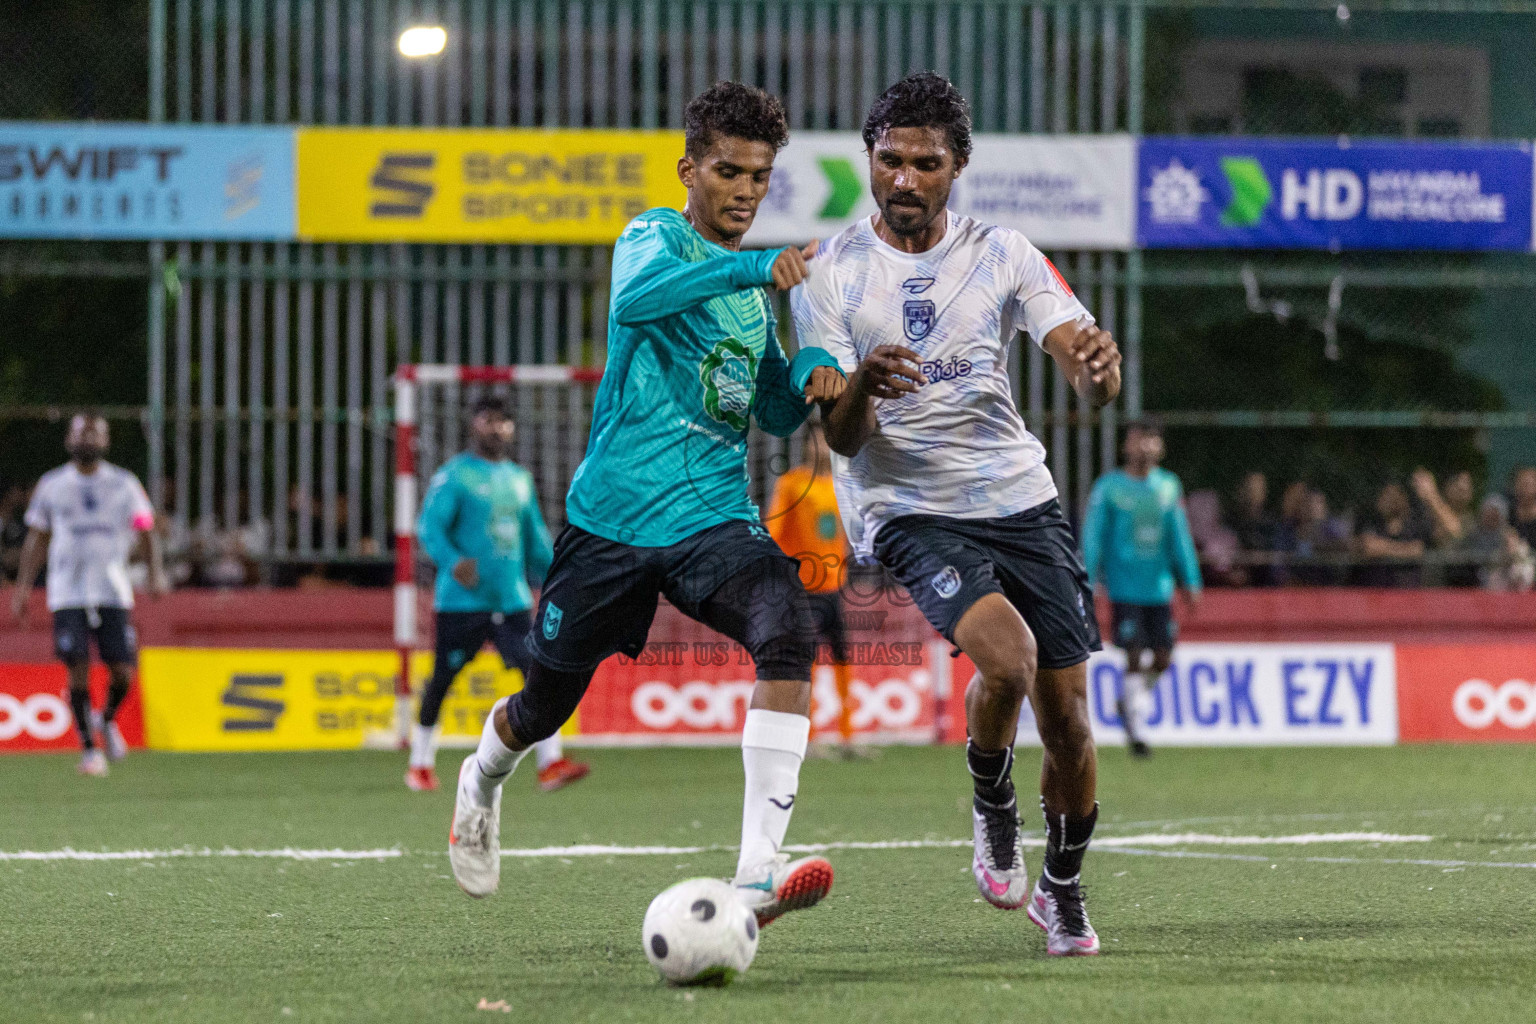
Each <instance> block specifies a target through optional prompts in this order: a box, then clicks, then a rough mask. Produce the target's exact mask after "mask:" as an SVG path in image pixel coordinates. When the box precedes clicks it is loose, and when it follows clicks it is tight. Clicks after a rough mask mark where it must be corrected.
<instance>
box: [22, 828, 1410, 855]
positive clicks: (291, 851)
mask: <svg viewBox="0 0 1536 1024" xmlns="http://www.w3.org/2000/svg"><path fill="white" fill-rule="evenodd" d="M1433 839H1434V836H1423V835H1397V834H1394V833H1391V832H1306V833H1303V834H1300V835H1291V836H1224V835H1212V834H1207V833H1202V832H1180V833H1162V832H1158V833H1153V834H1151V835H1141V836H1104V837H1101V838H1100V839H1099V840H1097V841H1096V842H1095V843H1094V846H1095V847H1096V848H1101V849H1102V848H1109V849H1115V848H1118V847H1122V846H1137V847H1145V846H1310V845H1312V844H1315V843H1427V842H1431V841H1432V840H1433ZM1024 843H1025V845H1026V846H1036V847H1038V846H1044V845H1045V840H1043V839H1040V838H1037V837H1032V836H1031V837H1026V838H1025V839H1024ZM970 845H971V841H970V840H969V839H904V840H889V841H885V842H853V841H849V842H833V843H804V844H798V845H792V846H785V847H784V849H785V850H788V851H790V852H792V853H826V852H829V851H832V850H926V849H949V848H952V847H964V846H970ZM734 849H735V847H734V846H611V845H601V844H592V843H588V844H582V845H578V846H541V847H537V848H534V849H521V850H519V849H511V850H503V851H501V855H502V856H503V857H523V858H537V857H635V856H642V857H643V856H664V857H674V856H680V855H683V854H692V853H714V852H723V851H727V850H734ZM401 856H404V851H403V850H399V849H387V850H386V849H377V850H340V849H325V850H301V849H295V848H294V847H291V846H285V847H283V848H282V849H277V850H237V849H235V848H233V847H229V846H226V847H223V848H222V849H218V850H215V849H213V848H211V847H204V848H202V849H179V850H76V849H72V848H70V847H65V848H64V849H62V850H16V851H13V852H6V851H0V861H4V860H43V861H47V860H77V861H95V860H165V859H169V858H173V857H266V858H273V859H277V860H387V859H389V858H392V857H401ZM1260 859H1263V858H1260Z"/></svg>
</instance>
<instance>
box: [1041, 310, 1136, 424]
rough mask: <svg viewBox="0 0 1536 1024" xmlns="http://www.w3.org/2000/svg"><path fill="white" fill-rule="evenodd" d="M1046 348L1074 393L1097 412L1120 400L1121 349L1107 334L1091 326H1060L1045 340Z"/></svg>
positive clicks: (1079, 323) (1076, 324) (1068, 324)
mask: <svg viewBox="0 0 1536 1024" xmlns="http://www.w3.org/2000/svg"><path fill="white" fill-rule="evenodd" d="M1044 348H1045V350H1046V351H1047V352H1049V353H1050V354H1051V358H1052V359H1054V360H1055V361H1056V365H1057V367H1059V368H1060V369H1061V372H1062V373H1064V374H1066V375H1067V380H1069V381H1071V383H1072V389H1073V390H1074V391H1076V392H1077V393H1078V394H1079V395H1081V396H1082V397H1083V398H1084V399H1086V400H1087V401H1089V402H1090V403H1092V404H1093V405H1094V407H1095V408H1102V407H1103V406H1106V405H1108V404H1109V403H1110V402H1113V401H1114V400H1115V399H1116V398H1118V397H1119V395H1120V349H1119V347H1118V346H1117V345H1116V344H1115V339H1114V338H1113V337H1111V336H1110V333H1109V332H1108V331H1102V330H1100V329H1099V328H1098V327H1097V326H1096V325H1094V324H1091V323H1081V322H1074V323H1067V324H1061V325H1059V326H1058V327H1055V328H1053V329H1052V330H1051V332H1050V333H1049V334H1047V335H1046V336H1045V345H1044Z"/></svg>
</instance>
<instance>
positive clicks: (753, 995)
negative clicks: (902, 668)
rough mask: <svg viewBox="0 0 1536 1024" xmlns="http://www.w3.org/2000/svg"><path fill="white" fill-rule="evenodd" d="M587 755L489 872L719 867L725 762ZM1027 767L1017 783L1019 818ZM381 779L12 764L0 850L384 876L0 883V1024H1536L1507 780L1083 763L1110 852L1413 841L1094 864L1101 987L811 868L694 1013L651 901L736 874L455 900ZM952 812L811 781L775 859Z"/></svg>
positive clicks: (348, 762)
mask: <svg viewBox="0 0 1536 1024" xmlns="http://www.w3.org/2000/svg"><path fill="white" fill-rule="evenodd" d="M583 756H585V757H588V758H589V759H590V760H591V762H592V764H593V773H592V776H591V777H590V778H589V779H588V780H587V781H585V782H583V783H581V784H579V785H577V786H574V787H572V788H570V789H568V790H565V791H563V792H560V793H556V794H541V793H539V792H537V791H536V789H535V788H534V786H533V780H532V778H531V777H530V776H531V772H527V771H526V770H525V771H523V772H520V773H519V774H518V775H517V776H515V777H514V778H513V780H512V782H511V783H510V785H509V788H508V792H507V796H506V801H505V804H504V808H503V824H502V839H503V845H504V846H505V847H507V848H525V849H526V848H539V847H563V846H567V845H571V844H613V845H620V846H632V845H646V846H667V847H694V846H703V847H711V846H716V845H719V846H729V845H730V844H731V843H733V842H734V841H735V839H736V837H737V834H738V829H739V823H740V763H739V754H738V752H736V751H734V750H730V749H716V750H600V751H591V752H585V753H584V754H583ZM458 760H459V755H457V754H454V753H451V752H450V753H445V754H444V755H443V756H442V757H441V759H440V761H439V767H440V770H442V772H443V774H444V777H445V779H451V778H452V776H453V774H454V769H455V768H456V766H457V763H458ZM1037 764H1038V754H1037V753H1035V752H1028V751H1026V752H1023V753H1022V754H1021V757H1020V759H1019V766H1018V767H1017V768H1016V770H1015V778H1016V779H1017V780H1019V781H1020V783H1022V785H1021V786H1020V791H1021V803H1029V802H1032V801H1030V800H1029V799H1025V798H1024V795H1025V794H1028V793H1031V792H1032V791H1033V787H1032V786H1031V785H1030V784H1029V783H1030V781H1031V779H1030V776H1031V774H1032V773H1033V771H1034V768H1035V766H1036V765H1037ZM402 771H403V763H402V759H401V758H400V757H399V756H396V755H387V754H379V753H348V754H291V755H277V754H252V755H211V756H193V755H164V754H161V755H155V754H137V755H135V756H134V757H132V758H131V759H130V760H129V761H127V762H126V763H124V764H122V765H119V766H114V768H113V771H112V774H111V776H110V777H109V778H107V779H104V780H101V779H90V778H81V777H77V776H76V775H75V774H74V765H73V761H72V759H69V758H65V757H58V756H46V757H43V756H39V757H8V758H5V759H4V760H0V852H5V853H14V852H16V851H23V850H33V851H52V850H59V849H62V848H65V847H71V848H74V849H76V850H119V851H120V850H135V849H139V850H171V849H202V848H211V849H214V850H221V849H225V848H233V849H259V850H271V849H278V848H284V847H292V848H295V849H331V848H341V849H347V850H363V849H372V848H387V849H391V850H398V851H400V855H399V856H393V857H390V858H388V859H383V860H371V861H355V860H354V861H339V860H331V859H324V858H322V859H318V860H312V861H293V860H284V859H258V858H249V857H186V858H175V859H157V860H137V861H128V860H116V861H99V862H79V861H58V860H52V861H30V860H14V859H9V860H0V911H3V915H4V916H3V921H4V923H3V925H0V1021H5V1022H12V1021H15V1022H31V1021H71V1022H79V1021H91V1022H112V1021H173V1022H181V1021H186V1022H220V1024H223V1022H246V1021H438V1020H442V1021H466V1022H473V1021H480V1022H488V1021H493V1020H498V1019H506V1020H519V1021H605V1022H606V1021H630V1020H634V1021H674V1020H677V1021H690V1020H700V1021H704V1020H719V1021H727V1020H728V1021H742V1022H754V1021H762V1022H764V1024H767V1022H780V1021H834V1022H837V1024H853V1022H860V1021H871V1022H873V1021H880V1022H894V1021H964V1022H992V1021H1013V1020H1020V1021H1023V1020H1031V1021H1033V1020H1045V1019H1049V1020H1052V1021H1076V1020H1082V1021H1085V1022H1089V1024H1097V1022H1099V1021H1137V1022H1150V1021H1179V1022H1185V1021H1213V1022H1215V1021H1221V1022H1231V1021H1240V1022H1270V1021H1283V1022H1291V1021H1353V1020H1363V1021H1382V1022H1388V1021H1390V1022H1394V1024H1396V1022H1417V1021H1426V1022H1430V1021H1433V1022H1437V1024H1438V1022H1444V1021H1463V1020H1464V1021H1477V1022H1479V1024H1496V1022H1502V1021H1531V1020H1533V1019H1536V994H1533V993H1536V866H1532V865H1536V763H1533V758H1532V753H1531V751H1530V749H1529V748H1524V749H1522V748H1518V747H1492V746H1490V747H1401V748H1392V749H1369V750H1340V749H1329V750H1300V749H1295V750H1248V751H1241V750H1160V751H1158V753H1157V755H1156V756H1155V757H1154V758H1153V759H1152V760H1151V761H1150V762H1146V763H1139V762H1138V763H1133V762H1130V761H1128V760H1126V759H1125V758H1124V757H1123V756H1122V755H1121V753H1120V752H1119V751H1118V750H1111V751H1106V752H1104V753H1103V755H1102V758H1101V776H1100V796H1101V799H1102V801H1103V810H1102V815H1101V817H1100V828H1099V836H1100V837H1101V838H1109V837H1125V836H1146V835H1150V834H1170V833H1171V834H1182V833H1212V834H1220V835H1230V836H1262V837H1275V836H1285V835H1296V834H1299V833H1337V832H1383V833H1392V834H1404V835H1407V834H1412V835H1428V836H1432V837H1433V839H1432V840H1431V841H1428V842H1413V843H1373V842H1368V841H1352V842H1346V843H1319V844H1317V845H1310V846H1294V845H1293V846H1281V845H1258V846H1251V845H1250V846H1218V845H1211V844H1204V843H1200V842H1183V843H1180V844H1176V845H1172V846H1158V845H1152V844H1151V843H1150V841H1149V842H1148V843H1146V844H1145V845H1141V846H1135V847H1132V848H1125V847H1121V848H1118V849H1115V848H1111V847H1109V846H1103V847H1101V848H1100V849H1099V850H1098V851H1096V852H1092V853H1090V855H1089V861H1088V866H1087V869H1086V873H1085V877H1086V883H1087V885H1088V888H1089V890H1090V910H1091V913H1092V916H1093V921H1094V924H1095V925H1096V926H1097V928H1098V930H1099V933H1100V935H1101V937H1102V939H1103V944H1104V955H1103V956H1100V957H1099V958H1097V959H1095V960H1068V961H1060V960H1051V959H1048V958H1047V957H1046V955H1045V949H1044V941H1043V936H1042V934H1041V933H1040V932H1039V930H1038V929H1036V928H1035V927H1034V926H1033V925H1032V924H1031V923H1030V922H1029V920H1028V919H1027V918H1026V917H1025V915H1024V914H1023V912H1014V913H1005V912H1001V911H998V910H995V909H993V908H991V907H989V906H987V905H985V904H983V903H981V902H980V901H979V899H978V896H977V893H976V891H975V887H974V883H973V882H972V881H971V876H970V870H969V865H970V854H969V852H968V850H966V849H964V848H941V847H929V848H915V849H914V848H900V849H877V850H834V851H832V852H831V853H829V854H828V856H829V857H830V858H831V859H832V861H833V863H834V865H835V866H836V869H837V883H836V885H835V887H834V889H833V892H832V895H831V897H830V898H829V899H828V900H827V901H826V902H825V903H823V904H822V905H821V906H819V907H817V908H815V909H814V910H811V911H808V912H804V913H798V914H793V915H790V916H789V917H786V918H784V919H783V920H781V921H779V922H777V923H775V924H773V925H772V926H771V927H769V928H768V929H766V930H765V932H764V933H763V936H762V942H761V945H760V946H759V950H758V955H757V960H756V962H755V963H754V965H753V966H752V969H751V970H750V971H748V972H747V974H746V975H745V976H743V977H742V978H741V979H740V980H738V981H737V982H736V984H734V985H733V986H731V987H730V988H727V989H723V990H699V991H680V990H677V989H670V988H667V987H665V986H662V985H661V984H659V983H658V982H657V980H656V976H655V974H654V972H653V971H652V970H651V968H650V966H649V965H648V964H647V963H646V961H645V958H644V956H643V954H642V952H641V949H640V935H639V932H640V920H641V917H642V915H643V914H644V912H645V908H646V905H647V904H648V903H649V901H650V899H651V897H652V896H653V895H654V894H655V893H656V892H658V891H660V890H661V889H662V888H664V887H665V886H667V885H669V884H671V883H672V882H674V881H677V880H679V879H682V878H686V877H690V876H694V875H717V876H723V875H726V874H729V872H730V871H731V869H732V868H733V867H734V861H735V858H734V854H733V853H732V852H730V851H729V850H726V849H719V850H705V851H703V852H694V853H670V854H646V855H606V854H605V855H598V856H570V855H548V856H540V857H529V858H508V859H506V860H505V861H504V862H503V869H502V887H501V892H500V893H499V894H498V895H496V896H495V897H493V898H491V899H487V900H484V901H479V902H477V901H473V900H470V899H469V898H467V897H466V896H464V895H463V894H462V893H461V892H460V891H459V890H458V889H457V887H456V886H455V885H454V883H453V882H452V880H451V878H449V877H448V875H449V871H448V864H447V857H446V852H445V851H446V837H447V829H448V816H449V812H450V808H451V804H452V797H451V794H450V793H449V792H448V791H447V790H444V791H442V792H438V793H436V794H430V795H422V794H416V793H410V792H408V791H406V789H405V788H404V786H403V785H402V784H401V774H402ZM967 788H968V779H967V777H966V774H965V769H964V765H963V760H962V755H961V753H960V751H959V750H958V749H955V748H900V749H890V750H887V751H885V752H884V754H883V756H881V757H879V758H878V759H875V760H871V761H866V762H856V763H842V762H831V761H810V762H807V764H806V766H805V770H804V773H803V776H802V784H801V797H800V801H799V803H797V805H796V807H795V818H794V822H793V824H792V826H791V830H790V841H791V842H797V843H822V842H834V843H835V842H848V841H885V840H929V841H942V840H951V839H964V838H966V837H968V836H969V834H970V819H969V812H968V796H967ZM1026 822H1027V824H1028V826H1029V828H1030V830H1031V831H1032V832H1033V831H1035V830H1037V826H1038V817H1037V816H1035V815H1034V814H1033V813H1029V814H1027V815H1026ZM1135 850H1139V851H1141V852H1133V851H1135ZM1170 854H1172V855H1175V856H1170ZM1029 855H1030V859H1031V867H1032V868H1035V869H1038V864H1039V856H1040V851H1039V850H1038V848H1032V849H1031V850H1030V851H1029ZM1309 858H1316V859H1318V860H1309ZM1407 860H1415V861H1424V860H1429V861H1437V862H1442V863H1434V864H1415V863H1401V861H1407ZM1492 864H1507V865H1525V866H1504V867H1495V866H1489V865H1492ZM481 1000H487V1001H489V1002H490V1003H495V1002H496V1001H498V1000H505V1002H506V1003H507V1004H508V1005H509V1006H510V1007H511V1008H512V1012H511V1013H510V1014H502V1013H500V1012H498V1011H495V1010H490V1011H486V1010H479V1009H477V1008H476V1007H477V1006H478V1005H479V1004H480V1002H481Z"/></svg>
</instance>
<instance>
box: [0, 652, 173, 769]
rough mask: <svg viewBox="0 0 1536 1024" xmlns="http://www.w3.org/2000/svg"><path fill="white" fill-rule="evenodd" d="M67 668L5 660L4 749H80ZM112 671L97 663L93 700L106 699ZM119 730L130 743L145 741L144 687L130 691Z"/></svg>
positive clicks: (0, 703)
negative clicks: (66, 674) (109, 676)
mask: <svg viewBox="0 0 1536 1024" xmlns="http://www.w3.org/2000/svg"><path fill="white" fill-rule="evenodd" d="M68 686H69V684H68V681H67V678H66V676H65V672H64V666H63V665H60V664H52V665H5V664H0V753H9V752H12V751H26V752H28V753H31V752H35V751H39V750H78V749H79V747H80V741H79V739H78V737H77V736H76V735H75V723H74V719H73V717H72V716H71V715H70V712H69V697H68V693H67V690H68ZM106 695H107V670H106V667H105V666H103V665H93V666H91V701H92V704H93V705H94V706H96V707H98V708H99V707H101V706H102V704H104V703H105V702H106ZM117 725H118V728H119V729H121V730H122V731H123V738H124V739H125V740H127V741H128V745H129V746H130V747H142V746H143V745H144V713H143V711H142V709H141V706H140V704H139V689H138V687H137V686H135V687H134V688H133V689H132V690H131V691H129V694H128V699H127V700H125V701H124V702H123V706H122V707H121V708H120V709H119V710H118V714H117Z"/></svg>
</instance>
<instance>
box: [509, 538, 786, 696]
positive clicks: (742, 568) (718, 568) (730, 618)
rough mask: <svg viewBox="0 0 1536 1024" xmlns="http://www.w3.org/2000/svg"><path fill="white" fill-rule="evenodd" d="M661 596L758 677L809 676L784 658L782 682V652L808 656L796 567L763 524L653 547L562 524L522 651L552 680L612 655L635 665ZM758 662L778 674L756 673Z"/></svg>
mask: <svg viewBox="0 0 1536 1024" xmlns="http://www.w3.org/2000/svg"><path fill="white" fill-rule="evenodd" d="M749 569H750V570H752V571H751V572H747V570H749ZM726 584H729V585H728V586H727V585H726ZM663 596H664V597H666V599H667V600H668V601H670V602H671V603H672V604H673V605H675V606H676V607H677V609H678V610H679V611H681V612H682V613H683V614H684V615H687V616H688V617H689V618H692V619H696V620H697V621H699V622H702V623H704V625H706V626H709V627H710V628H712V629H716V630H718V631H719V632H721V633H724V634H725V635H726V636H728V637H730V638H731V639H732V640H735V641H736V642H737V643H739V644H741V645H742V646H743V647H745V648H746V649H747V650H748V651H749V652H750V653H751V654H752V657H753V658H754V660H756V662H757V667H758V674H759V676H760V677H761V678H765V679H788V678H804V679H809V678H810V663H811V657H810V654H809V653H807V654H806V655H805V656H804V657H801V656H800V655H799V654H798V653H794V652H791V653H790V654H789V655H788V660H789V661H792V662H794V663H795V666H794V668H793V671H794V673H795V674H794V675H793V676H790V675H784V674H782V673H783V672H784V671H785V666H784V664H783V662H784V660H785V655H784V652H783V648H784V646H785V645H786V644H789V645H790V646H793V644H799V645H801V646H803V647H804V648H805V650H806V652H812V651H813V648H812V647H811V645H810V643H809V637H810V634H811V630H812V625H811V614H810V608H809V606H808V605H807V603H806V598H805V586H804V585H803V584H802V583H801V582H800V563H799V562H798V561H797V560H795V559H793V558H790V557H789V556H788V555H786V554H784V552H783V551H781V550H780V549H779V546H778V544H776V543H774V540H773V538H772V537H771V536H769V534H768V531H767V530H765V529H763V527H762V526H760V525H758V524H757V523H749V522H746V521H743V520H735V519H733V520H730V521H728V522H724V523H720V524H718V525H716V526H711V527H709V528H708V529H705V530H700V531H699V532H698V533H696V534H694V535H693V536H691V537H688V538H685V539H684V540H681V541H679V542H677V543H676V544H671V545H668V546H667V547H660V548H647V547H636V546H635V545H632V544H621V543H620V542H618V541H615V540H609V539H607V538H606V537H599V536H598V535H597V534H595V533H589V532H588V531H586V530H583V529H581V528H580V527H578V526H567V527H566V528H565V529H564V530H563V531H562V532H561V534H560V537H559V539H558V540H556V541H555V555H554V560H553V562H551V564H550V567H549V573H548V575H546V576H545V578H544V588H543V591H542V592H541V593H540V594H539V609H538V612H537V613H536V614H535V616H534V620H533V629H532V630H531V631H530V632H529V634H528V649H529V651H530V652H532V654H533V656H534V657H535V658H537V659H538V661H539V662H540V664H543V665H545V666H547V667H548V668H551V669H554V670H555V671H557V672H578V673H579V672H589V671H591V670H592V669H593V668H596V667H597V664H598V663H599V662H601V661H602V660H603V659H605V658H607V657H609V656H610V655H613V654H625V655H628V656H629V657H635V656H637V655H639V654H640V652H641V651H643V650H644V649H645V642H646V638H647V636H649V634H650V631H651V620H652V619H653V618H655V616H656V602H657V599H658V598H660V597H663ZM765 654H766V655H768V656H769V660H768V662H766V664H771V665H772V666H773V668H774V669H775V670H776V671H777V672H778V673H780V674H771V675H766V676H765V675H762V673H763V671H764V668H765V659H764V655H765ZM801 661H803V662H804V667H803V669H802V668H801V667H800V664H799V663H800V662H801Z"/></svg>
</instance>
